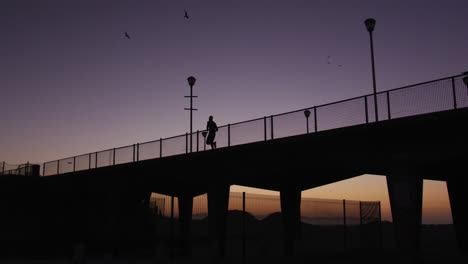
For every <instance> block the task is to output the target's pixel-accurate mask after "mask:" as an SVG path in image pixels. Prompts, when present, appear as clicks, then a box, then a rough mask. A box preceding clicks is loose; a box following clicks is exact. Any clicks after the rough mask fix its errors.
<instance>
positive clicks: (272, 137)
mask: <svg viewBox="0 0 468 264" xmlns="http://www.w3.org/2000/svg"><path fill="white" fill-rule="evenodd" d="M270 119H271V120H270V122H271V123H270V125H271V139H274V138H275V137H274V136H273V116H271V117H270Z"/></svg>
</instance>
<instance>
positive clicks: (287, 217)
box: [280, 187, 301, 256]
mask: <svg viewBox="0 0 468 264" xmlns="http://www.w3.org/2000/svg"><path fill="white" fill-rule="evenodd" d="M280 200H281V215H282V216H283V226H284V254H285V255H286V256H292V255H294V244H295V240H296V239H300V237H301V191H300V190H298V189H296V188H291V187H286V188H283V189H282V190H281V191H280Z"/></svg>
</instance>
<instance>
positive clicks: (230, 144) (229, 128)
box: [228, 124, 231, 147]
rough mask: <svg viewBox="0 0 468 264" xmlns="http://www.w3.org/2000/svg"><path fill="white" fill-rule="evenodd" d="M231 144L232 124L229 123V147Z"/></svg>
mask: <svg viewBox="0 0 468 264" xmlns="http://www.w3.org/2000/svg"><path fill="white" fill-rule="evenodd" d="M230 146H231V124H228V147H230Z"/></svg>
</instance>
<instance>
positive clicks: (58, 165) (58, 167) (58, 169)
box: [57, 160, 60, 174]
mask: <svg viewBox="0 0 468 264" xmlns="http://www.w3.org/2000/svg"><path fill="white" fill-rule="evenodd" d="M59 172H60V160H57V174H59Z"/></svg>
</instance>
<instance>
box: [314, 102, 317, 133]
mask: <svg viewBox="0 0 468 264" xmlns="http://www.w3.org/2000/svg"><path fill="white" fill-rule="evenodd" d="M314 126H315V132H317V106H314Z"/></svg>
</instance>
